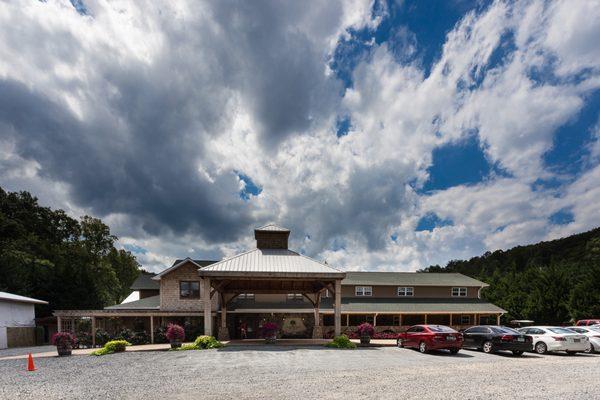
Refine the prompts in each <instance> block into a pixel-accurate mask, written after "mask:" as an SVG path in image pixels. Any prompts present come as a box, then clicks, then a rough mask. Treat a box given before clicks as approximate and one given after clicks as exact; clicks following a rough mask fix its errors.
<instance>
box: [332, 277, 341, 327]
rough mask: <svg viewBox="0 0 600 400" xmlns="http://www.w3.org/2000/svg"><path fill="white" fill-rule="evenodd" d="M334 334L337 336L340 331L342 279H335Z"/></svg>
mask: <svg viewBox="0 0 600 400" xmlns="http://www.w3.org/2000/svg"><path fill="white" fill-rule="evenodd" d="M334 312H335V316H334V325H335V336H339V335H340V334H341V333H342V280H341V279H336V281H335V309H334Z"/></svg>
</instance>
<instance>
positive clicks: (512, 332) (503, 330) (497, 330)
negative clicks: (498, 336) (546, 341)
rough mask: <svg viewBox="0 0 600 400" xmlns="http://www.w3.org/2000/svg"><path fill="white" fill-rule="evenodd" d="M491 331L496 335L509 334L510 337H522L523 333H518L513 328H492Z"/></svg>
mask: <svg viewBox="0 0 600 400" xmlns="http://www.w3.org/2000/svg"><path fill="white" fill-rule="evenodd" d="M490 329H491V330H492V332H494V333H502V334H508V335H520V334H521V332H519V331H516V330H514V329H512V328H507V327H505V326H490Z"/></svg>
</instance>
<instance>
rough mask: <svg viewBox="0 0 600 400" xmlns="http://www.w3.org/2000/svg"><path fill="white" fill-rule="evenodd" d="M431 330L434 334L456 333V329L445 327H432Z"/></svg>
mask: <svg viewBox="0 0 600 400" xmlns="http://www.w3.org/2000/svg"><path fill="white" fill-rule="evenodd" d="M429 330H430V331H432V332H456V331H455V330H454V329H452V328H450V327H448V326H444V325H430V326H429Z"/></svg>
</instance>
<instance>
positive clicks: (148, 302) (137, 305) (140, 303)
mask: <svg viewBox="0 0 600 400" xmlns="http://www.w3.org/2000/svg"><path fill="white" fill-rule="evenodd" d="M159 308H160V295H156V296H150V297H146V298H143V299H139V300H135V301H130V302H128V303H121V304H115V305H114V306H108V307H104V309H105V310H158V309H159Z"/></svg>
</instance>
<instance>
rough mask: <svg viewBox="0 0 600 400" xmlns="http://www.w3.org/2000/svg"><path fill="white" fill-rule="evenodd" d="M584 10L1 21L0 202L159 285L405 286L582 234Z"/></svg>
mask: <svg viewBox="0 0 600 400" xmlns="http://www.w3.org/2000/svg"><path fill="white" fill-rule="evenodd" d="M598 38H600V1H598V0H565V1H553V2H544V1H535V0H532V1H516V2H512V1H511V2H509V1H466V0H454V1H450V0H448V1H442V0H440V1H429V2H423V1H408V0H406V1H400V0H396V1H393V0H390V1H387V2H385V1H371V0H368V1H361V0H348V1H339V0H310V2H308V3H307V2H298V1H294V0H290V1H280V0H273V1H263V0H257V1H252V2H248V1H245V0H239V1H235V0H231V1H229V0H224V1H216V2H215V1H197V0H194V1H182V0H164V1H163V0H156V1H152V2H150V3H148V2H138V1H133V0H118V1H117V0H115V1H107V0H94V1H92V0H72V1H69V0H47V1H31V0H22V1H19V0H16V1H10V2H2V3H0V186H1V187H2V188H3V189H4V190H8V191H21V190H26V191H29V192H31V193H32V194H34V195H35V196H37V197H38V198H39V201H40V203H41V204H43V205H45V206H50V207H53V208H61V209H64V210H65V211H67V212H68V213H69V214H70V215H72V216H74V217H80V216H83V215H86V214H87V215H93V216H96V217H99V218H101V219H102V220H103V221H105V222H106V223H107V224H109V225H110V227H111V230H112V232H113V233H114V234H116V235H117V236H118V237H119V238H120V240H119V242H118V245H119V246H120V247H123V248H125V249H127V250H129V251H131V252H132V253H133V254H135V255H136V257H137V258H138V261H139V262H140V263H141V264H142V266H143V267H144V268H146V269H148V270H151V271H160V270H161V269H163V268H165V267H166V266H168V265H170V264H171V263H172V262H173V260H174V259H176V258H184V257H191V258H197V259H215V260H217V259H221V258H222V257H226V256H231V255H233V254H236V253H238V252H240V251H243V250H245V249H248V248H252V247H253V246H254V245H255V243H254V239H253V234H252V229H253V228H254V227H257V226H260V225H263V224H266V223H269V222H275V223H278V224H279V225H282V226H285V227H288V228H290V229H291V230H292V234H291V243H290V245H291V248H293V249H296V250H298V251H299V252H301V253H303V254H306V255H308V256H311V257H314V258H316V259H317V260H321V261H324V260H326V261H327V262H328V264H329V265H332V266H335V267H338V268H340V269H343V270H389V271H392V270H396V271H414V270H417V269H419V268H423V267H427V266H429V265H433V264H440V265H444V264H445V263H446V262H448V261H449V260H452V259H464V258H469V257H472V256H476V255H479V254H481V253H483V252H485V251H488V250H491V251H493V250H496V249H507V248H510V247H513V246H516V245H521V244H528V243H535V242H538V241H542V240H550V239H555V238H560V237H564V236H567V235H570V234H573V233H577V232H582V231H586V230H589V229H592V228H595V227H598V226H600V90H599V88H600V46H598V44H597V42H598Z"/></svg>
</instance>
